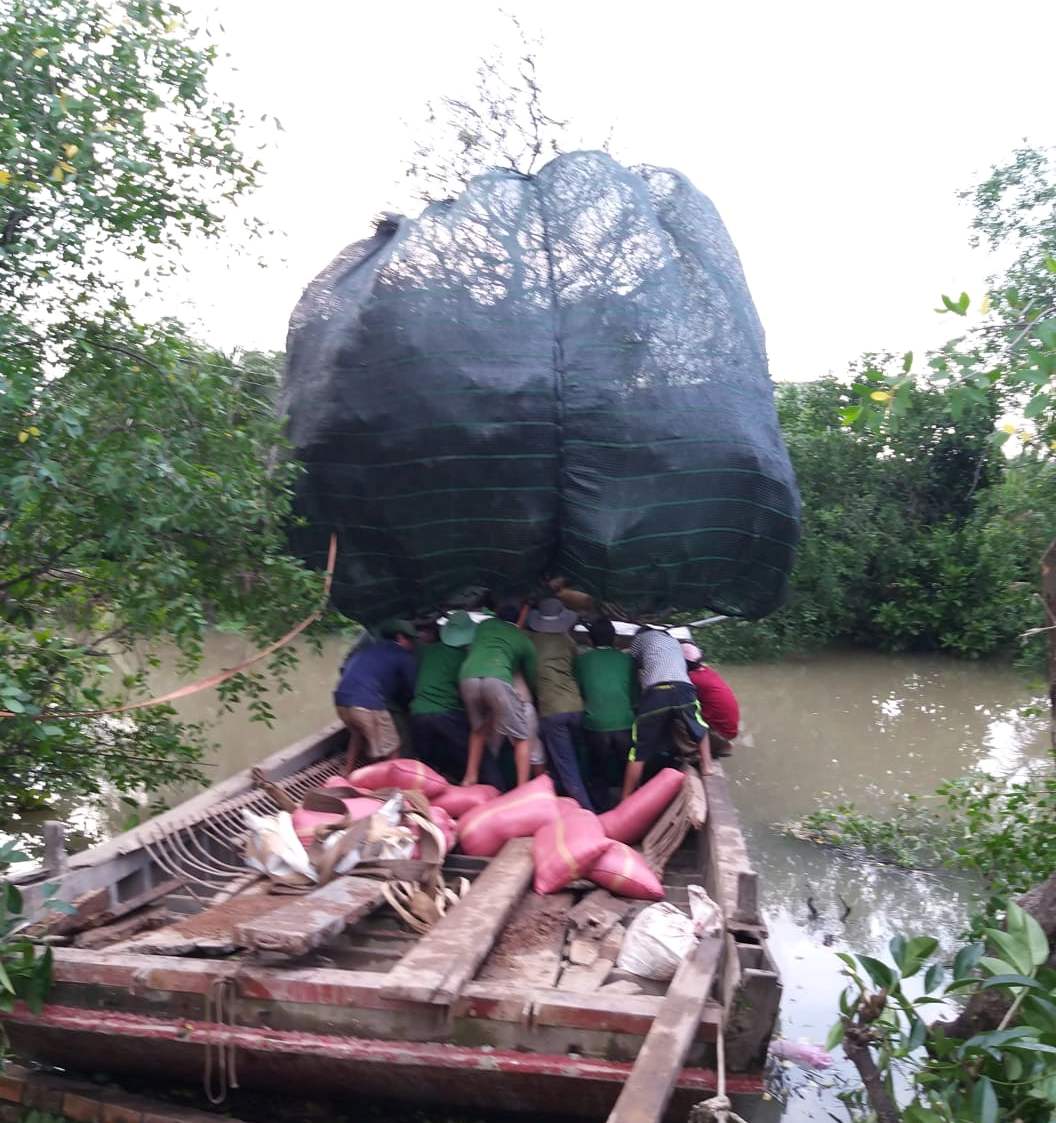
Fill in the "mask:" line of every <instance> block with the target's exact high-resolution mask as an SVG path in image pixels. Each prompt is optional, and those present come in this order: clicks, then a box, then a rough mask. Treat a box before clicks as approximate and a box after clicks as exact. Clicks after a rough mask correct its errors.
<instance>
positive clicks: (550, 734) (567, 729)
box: [539, 713, 594, 811]
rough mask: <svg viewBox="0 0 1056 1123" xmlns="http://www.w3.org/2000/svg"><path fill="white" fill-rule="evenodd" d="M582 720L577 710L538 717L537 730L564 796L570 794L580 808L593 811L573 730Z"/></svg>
mask: <svg viewBox="0 0 1056 1123" xmlns="http://www.w3.org/2000/svg"><path fill="white" fill-rule="evenodd" d="M582 720H583V715H582V714H580V713H568V714H551V715H550V716H549V717H544V718H540V719H539V732H540V734H541V736H542V739H543V745H544V747H545V748H546V756H547V760H548V761H549V763H550V767H551V768H552V769H553V771H554V775H555V776H556V778H557V782H558V784H560V786H561V787H562V789H563V790H564V793H565V795H568V796H571V797H572V798H573V799H574V800H575V801H576V802H577V803H578V804H579V805H580V807H585V808H586V809H587V810H588V811H593V810H594V804H593V802H592V801H591V798H590V795H589V794H588V792H587V789H586V786H585V785H584V783H583V777H582V775H581V774H580V771H579V760H578V759H577V757H576V744H575V741H574V739H573V735H574V733H575V731H576V730H577V729H578V728H579V725H580V723H581V722H582Z"/></svg>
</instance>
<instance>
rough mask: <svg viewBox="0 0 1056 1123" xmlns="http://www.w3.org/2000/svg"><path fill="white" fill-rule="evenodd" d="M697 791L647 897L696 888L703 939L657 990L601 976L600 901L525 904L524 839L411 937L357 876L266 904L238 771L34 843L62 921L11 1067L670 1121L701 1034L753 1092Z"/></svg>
mask: <svg viewBox="0 0 1056 1123" xmlns="http://www.w3.org/2000/svg"><path fill="white" fill-rule="evenodd" d="M344 740H345V737H344V733H343V731H342V730H341V728H340V726H339V724H337V723H334V724H333V725H330V726H328V727H327V728H325V729H323V730H321V731H320V732H319V733H318V734H316V735H313V736H311V737H308V738H306V739H304V740H303V741H300V742H298V743H297V744H294V745H292V746H290V747H288V748H286V749H284V750H282V751H280V752H278V753H276V754H274V755H273V756H271V757H269V758H268V759H267V760H265V761H263V762H261V766H260V767H261V769H262V770H263V771H264V772H265V773H266V775H267V776H268V778H269V779H270V780H272V781H273V782H275V784H277V786H278V787H280V788H282V789H283V790H284V791H285V792H286V793H288V794H289V795H291V796H293V797H294V798H297V797H298V796H299V795H300V794H301V793H303V792H304V791H305V790H307V789H309V788H311V787H314V786H316V785H318V784H319V783H320V782H322V781H323V780H324V779H325V778H326V777H327V776H330V775H335V774H337V773H338V772H339V771H340V764H341V760H342V753H341V750H342V749H343V746H344ZM703 788H704V791H705V792H706V800H707V809H706V816H702V817H703V826H702V827H701V828H700V829H697V830H691V831H690V832H689V833H688V834H687V835H686V837H685V839H684V841H683V842H682V844H681V845H680V847H679V848H678V850H677V851H676V852H675V853H674V854H673V856H672V857H671V858H670V860H669V861H668V863H667V866H666V869H665V871H664V874H663V882H664V885H665V888H666V892H667V896H668V899H669V900H671V901H673V902H674V903H676V904H679V905H681V906H683V907H685V906H686V902H687V889H686V887H687V886H688V885H690V884H693V883H702V884H703V885H704V886H705V888H706V889H707V890H708V892H709V893H710V894H711V896H712V897H713V898H714V899H715V900H716V901H717V902H718V903H719V904H720V905H721V907H722V910H723V912H724V914H725V920H724V929H723V931H722V932H721V933H720V934H719V935H717V936H716V937H714V938H712V939H710V940H702V941H701V943H700V945H699V946H698V948H697V951H696V952H694V953H693V954H692V955H691V956H689V957H688V958H687V959H686V960H685V961H684V962H683V964H682V967H681V968H680V969H679V971H678V973H677V974H676V976H675V978H674V979H673V980H672V982H671V983H670V984H669V985H666V986H665V984H656V983H652V984H650V983H647V982H644V983H643V985H642V992H640V993H626V992H628V991H631V990H633V989H635V988H634V986H633V985H627V982H626V980H625V981H624V985H623V986H622V987H621V986H619V985H617V986H612V985H611V984H606V983H605V979H606V977H607V974H608V971H609V967H610V966H611V952H609V951H607V948H606V946H605V945H604V935H602V936H599V935H598V933H599V932H602V931H603V929H604V928H605V924H606V917H605V911H606V909H607V908H613V907H615V908H616V911H617V913H619V910H620V907H621V906H619V905H618V904H614V902H615V901H616V899H615V898H612V897H609V896H608V895H607V894H604V892H603V891H594V892H593V893H591V892H590V888H591V887H586V886H585V887H582V888H579V889H575V888H574V889H573V890H571V891H568V892H563V893H560V894H555V895H552V896H548V897H539V896H537V895H535V894H534V893H532V892H531V852H530V840H524V839H515V840H513V841H512V842H509V843H507V844H506V845H505V847H504V848H503V849H502V850H501V851H500V852H499V854H498V855H497V856H496V857H495V858H493V859H491V860H490V861H489V860H486V859H480V858H471V857H466V856H462V855H459V854H458V853H457V852H454V853H451V854H449V855H448V857H447V859H446V862H445V872H446V873H448V874H451V875H463V876H465V877H467V878H469V879H470V880H471V882H472V885H471V888H470V890H469V892H468V894H467V895H466V896H465V897H464V898H463V899H462V901H461V902H460V903H459V904H458V905H457V906H455V907H453V908H452V909H451V910H450V911H449V912H448V913H447V915H446V916H444V917H443V919H441V920H440V921H439V922H438V923H436V924H435V925H434V926H433V927H432V928H431V929H430V930H429V931H428V932H427V933H426V934H425V935H421V936H417V935H414V934H411V933H410V932H408V931H407V930H406V929H405V927H404V926H403V925H401V923H400V921H399V920H398V918H397V917H396V915H395V914H394V913H392V912H391V910H390V909H389V908H388V907H386V906H384V905H382V904H381V903H380V902H381V896H380V892H379V883H378V882H377V881H372V880H370V879H368V878H365V877H355V876H345V877H340V878H337V879H335V880H334V881H332V882H330V883H329V884H328V885H326V886H323V887H322V888H320V889H316V890H314V891H313V892H311V893H309V894H307V895H304V896H283V895H277V894H274V893H269V892H267V891H266V888H267V886H266V883H265V882H263V881H262V880H261V879H258V878H256V877H255V876H253V875H247V870H246V867H245V865H244V864H243V862H242V859H241V856H240V854H239V836H240V835H241V834H242V832H243V830H244V825H243V822H242V818H241V812H242V810H243V809H245V808H251V809H253V810H256V811H258V812H262V813H267V812H269V811H274V810H275V809H276V804H275V803H274V801H273V799H272V797H271V796H269V795H267V794H266V793H265V792H263V791H262V790H261V788H260V787H259V786H258V785H257V784H256V783H255V782H254V777H253V775H252V774H251V772H250V771H246V772H242V773H239V774H238V775H235V776H233V777H231V778H230V779H228V780H225V781H223V782H222V783H219V784H216V785H215V786H214V787H212V788H210V789H209V790H207V791H205V792H203V793H202V794H200V795H197V796H195V797H194V798H192V799H190V800H188V801H187V802H186V803H184V804H182V805H181V806H179V807H177V808H175V809H174V810H172V811H169V812H167V813H165V814H163V815H160V816H158V817H157V818H155V819H153V820H151V821H150V822H148V823H146V824H144V825H142V826H140V827H137V828H136V829H134V830H132V831H129V832H127V833H125V834H122V835H120V836H118V837H116V838H114V839H113V840H111V841H109V842H106V843H104V844H103V845H100V846H97V847H95V848H94V849H92V850H89V851H86V852H84V853H81V854H77V855H74V856H72V857H70V858H69V859H68V860H67V859H66V858H65V856H64V855H63V854H62V853H61V852H58V851H56V850H53V852H52V854H51V855H50V857H49V858H47V859H46V862H45V864H46V865H48V866H51V867H52V868H51V869H45V870H41V871H37V872H35V873H33V874H31V875H29V876H27V877H25V878H22V879H21V888H22V890H23V893H24V896H25V900H26V902H27V905H28V906H29V907H34V908H35V907H38V906H39V905H40V904H41V902H42V901H43V898H44V894H45V889H44V886H45V883H52V884H56V883H57V885H58V896H59V897H60V898H61V899H63V900H65V901H67V902H72V903H73V904H74V906H75V911H74V913H73V914H71V915H69V916H63V917H60V918H59V919H58V920H56V919H54V914H51V915H52V919H51V920H50V921H48V925H49V931H50V932H51V936H50V939H51V940H52V941H53V942H56V943H60V944H61V943H62V942H63V941H65V943H64V944H63V946H56V947H55V949H54V986H53V988H52V990H51V992H50V993H49V995H48V1001H47V1004H46V1005H45V1007H44V1009H43V1011H42V1012H41V1013H39V1014H36V1015H34V1014H32V1013H31V1012H29V1011H28V1010H27V1009H26V1008H24V1007H22V1006H19V1007H17V1008H16V1009H15V1010H14V1011H12V1012H10V1013H7V1014H3V1015H2V1017H3V1019H4V1028H5V1029H6V1031H7V1033H8V1035H9V1036H10V1039H11V1043H12V1046H13V1048H14V1049H15V1050H16V1051H17V1052H18V1053H19V1054H21V1055H22V1056H23V1057H28V1058H32V1059H34V1060H37V1061H41V1062H45V1063H49V1064H53V1065H57V1066H60V1067H62V1068H68V1069H75V1070H85V1071H97V1070H103V1071H106V1072H109V1073H114V1074H120V1073H146V1074H153V1075H155V1076H157V1075H163V1076H164V1078H165V1079H166V1080H169V1081H177V1080H186V1081H190V1082H194V1081H200V1080H201V1079H202V1077H203V1073H205V1076H206V1080H207V1082H208V1081H212V1083H213V1085H214V1087H213V1091H214V1093H215V1094H216V1095H217V1096H219V1095H221V1094H222V1093H223V1090H224V1084H225V1082H227V1081H233V1078H234V1077H235V1076H236V1075H237V1081H238V1084H239V1085H240V1086H241V1087H244V1088H257V1089H265V1090H267V1089H275V1090H278V1091H281V1092H284V1093H286V1094H289V1095H294V1096H296V1095H298V1094H301V1095H311V1096H314V1097H319V1096H322V1095H324V1094H328V1093H333V1094H336V1095H339V1096H341V1097H342V1098H343V1099H345V1100H346V1101H347V1097H348V1096H349V1094H355V1095H357V1096H369V1097H378V1098H388V1099H397V1100H404V1101H417V1102H421V1103H427V1104H433V1105H437V1104H443V1105H452V1106H456V1105H457V1106H460V1107H465V1108H473V1109H485V1110H490V1111H500V1110H501V1111H525V1112H536V1113H554V1114H560V1115H563V1116H571V1115H578V1116H583V1117H587V1118H595V1119H597V1118H601V1117H604V1115H605V1114H606V1113H608V1112H609V1111H610V1110H611V1109H613V1105H614V1103H616V1101H617V1097H620V1104H619V1106H618V1107H617V1109H616V1110H615V1111H614V1114H613V1116H612V1118H614V1119H617V1118H618V1119H619V1120H620V1121H621V1123H632V1121H640V1123H645V1121H647V1120H654V1119H659V1118H661V1117H669V1118H680V1119H685V1118H686V1115H687V1113H688V1110H689V1108H690V1107H691V1106H692V1105H693V1104H694V1103H696V1102H698V1101H700V1100H702V1099H704V1098H706V1097H707V1096H709V1095H711V1094H713V1090H714V1089H715V1086H716V1073H715V1064H716V1050H717V1044H718V1040H719V1038H720V1036H721V1038H722V1043H723V1044H724V1049H725V1056H724V1073H725V1074H727V1075H726V1089H727V1092H730V1093H737V1092H745V1093H752V1092H757V1091H759V1090H760V1087H761V1071H762V1065H763V1062H764V1060H765V1055H766V1049H767V1045H768V1040H769V1036H770V1032H771V1030H772V1028H773V1024H774V1021H775V1018H776V1015H777V1009H778V1002H779V998H780V989H781V988H780V980H779V977H778V973H777V971H776V968H775V966H774V962H773V960H772V959H771V957H770V954H769V952H768V950H767V944H766V930H765V927H764V925H763V922H762V920H761V918H760V916H759V912H758V904H757V893H756V888H757V886H756V880H757V879H756V875H755V873H754V872H753V871H752V869H751V866H750V863H749V860H748V856H747V853H746V850H745V846H744V840H743V837H742V835H741V831H740V827H739V824H738V821H737V817H736V814H735V812H734V809H733V806H732V804H731V802H730V799H729V794H728V790H727V784H726V780H725V778H724V776H723V775H722V772H721V769H718V768H717V769H716V772H715V773H714V774H713V775H711V776H708V777H705V778H704V780H703ZM608 924H609V925H610V926H611V924H612V920H611V918H610V919H609V920H608ZM158 925H161V926H160V927H159V926H158ZM78 930H80V931H79V934H77V933H78ZM290 932H294V933H295V934H296V935H297V936H298V937H299V938H303V939H304V940H306V941H307V945H306V946H309V947H311V949H312V950H310V951H309V952H308V954H306V955H303V956H301V957H300V958H298V959H296V960H292V961H291V960H283V961H275V959H274V956H271V957H269V955H268V954H266V953H265V952H262V951H261V950H260V948H262V947H264V948H266V947H268V946H271V945H270V944H269V938H276V934H279V935H281V934H283V933H287V934H288V933H290ZM609 934H610V935H611V932H610V933H609ZM573 938H575V939H578V941H579V944H580V946H579V947H578V948H576V949H574V950H575V951H576V952H577V953H578V954H577V955H575V956H574V958H577V959H579V960H580V961H581V962H580V963H578V964H574V963H573V964H570V963H569V962H568V959H569V955H570V953H571V951H572V950H573V949H572V939H573ZM592 940H593V941H594V945H593V946H591V942H592ZM280 943H281V940H280ZM584 944H585V945H586V947H585V948H584V946H583V945H584ZM250 945H252V946H255V947H256V949H257V950H247V948H248V947H249V946H250ZM606 954H610V959H609V960H606V958H605V956H606ZM592 956H593V961H592ZM636 1058H639V1064H638V1065H637V1066H636V1065H635V1061H636ZM621 1090H622V1092H623V1094H622V1096H621V1095H620V1094H621Z"/></svg>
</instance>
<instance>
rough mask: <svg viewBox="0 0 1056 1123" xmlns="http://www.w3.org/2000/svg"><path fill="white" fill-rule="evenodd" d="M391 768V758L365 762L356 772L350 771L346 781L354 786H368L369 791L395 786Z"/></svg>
mask: <svg viewBox="0 0 1056 1123" xmlns="http://www.w3.org/2000/svg"><path fill="white" fill-rule="evenodd" d="M391 770H392V761H391V760H379V761H378V762H377V763H375V764H365V765H363V767H362V768H357V769H356V770H355V772H351V773H349V776H348V779H347V780H346V781H345V783H346V784H351V785H352V787H354V788H366V789H367V790H368V791H376V790H377V789H378V788H391V787H394V786H395V785H394V784H393V782H392V775H391ZM327 786H329V785H327Z"/></svg>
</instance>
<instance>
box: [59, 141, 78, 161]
mask: <svg viewBox="0 0 1056 1123" xmlns="http://www.w3.org/2000/svg"><path fill="white" fill-rule="evenodd" d="M62 151H63V152H64V153H65V154H66V159H67V160H72V159H73V158H74V156H76V155H77V153H78V152H80V149H79V148H78V147H77V145H76V144H67V145H66V146H65V147H64V148H63V150H62Z"/></svg>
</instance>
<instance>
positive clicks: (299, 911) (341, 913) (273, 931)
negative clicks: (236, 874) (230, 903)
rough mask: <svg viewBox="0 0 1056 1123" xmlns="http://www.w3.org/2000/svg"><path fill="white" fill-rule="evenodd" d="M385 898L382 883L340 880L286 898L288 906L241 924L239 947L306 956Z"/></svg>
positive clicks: (353, 878) (237, 932)
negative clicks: (299, 895) (301, 894)
mask: <svg viewBox="0 0 1056 1123" xmlns="http://www.w3.org/2000/svg"><path fill="white" fill-rule="evenodd" d="M238 899H239V898H237V897H236V898H234V900H236V901H237V900H238ZM383 899H384V898H383V896H382V890H381V883H380V882H378V881H372V880H370V879H369V878H365V877H339V878H336V879H335V880H334V881H331V882H329V883H328V884H327V885H324V886H322V887H321V888H319V889H313V890H312V891H311V892H310V893H305V894H304V896H301V897H286V898H284V900H285V902H286V903H285V904H282V905H280V907H279V908H277V909H275V910H274V911H273V912H270V913H268V914H267V915H266V916H263V917H260V918H259V919H256V920H249V921H247V922H246V923H245V924H240V925H239V926H238V928H237V930H236V932H235V937H236V939H237V941H238V944H239V946H240V947H245V948H251V949H254V950H256V951H267V952H274V953H276V954H279V955H285V956H290V957H292V956H298V955H305V954H307V953H308V952H310V951H313V950H314V949H315V948H318V947H321V946H322V945H323V944H325V943H327V942H328V941H329V940H332V939H333V938H334V937H335V936H337V935H339V934H340V933H341V932H343V931H344V929H345V927H346V926H347V925H349V924H353V923H354V922H355V921H357V920H359V919H360V917H362V916H365V915H366V914H367V913H369V912H372V911H373V910H374V909H375V908H377V906H378V905H379V904H381V902H382V900H383Z"/></svg>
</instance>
